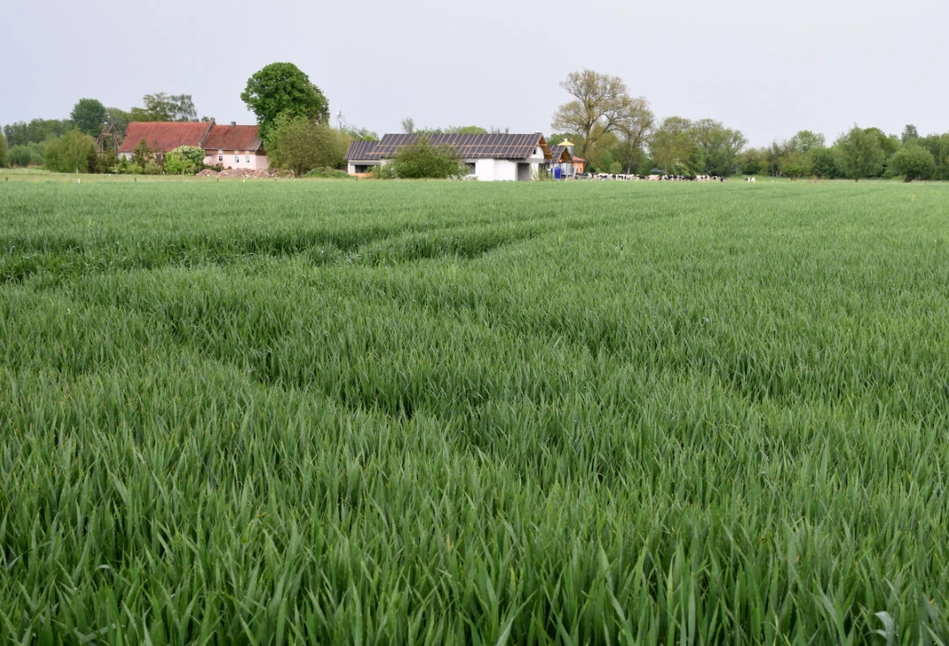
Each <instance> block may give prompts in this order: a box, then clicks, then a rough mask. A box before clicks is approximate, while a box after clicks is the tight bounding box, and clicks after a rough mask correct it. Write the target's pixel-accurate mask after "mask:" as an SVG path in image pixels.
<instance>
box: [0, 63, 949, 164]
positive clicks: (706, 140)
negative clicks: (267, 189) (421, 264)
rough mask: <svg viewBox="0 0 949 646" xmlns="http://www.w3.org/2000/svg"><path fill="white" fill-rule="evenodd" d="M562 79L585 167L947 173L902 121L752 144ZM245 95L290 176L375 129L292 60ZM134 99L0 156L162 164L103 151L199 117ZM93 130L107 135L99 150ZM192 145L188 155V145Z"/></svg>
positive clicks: (946, 151) (942, 153) (34, 124)
mask: <svg viewBox="0 0 949 646" xmlns="http://www.w3.org/2000/svg"><path fill="white" fill-rule="evenodd" d="M560 85H561V87H562V88H563V89H564V90H565V91H566V92H567V93H568V94H569V95H570V96H571V97H572V99H571V100H569V101H568V102H566V103H564V104H562V105H560V106H559V107H558V108H557V110H556V112H555V113H554V115H553V119H552V121H551V126H552V129H553V130H554V134H552V135H551V136H550V137H549V138H548V141H549V142H550V143H551V144H557V143H560V142H562V141H565V140H567V139H569V140H570V141H571V142H572V143H574V145H575V149H574V152H575V154H576V155H577V156H579V157H582V158H584V159H585V160H586V167H587V169H588V170H590V171H598V172H612V173H620V172H626V173H639V174H651V173H655V172H662V173H667V174H671V175H719V176H729V175H734V174H739V173H743V174H747V175H759V174H760V175H770V176H774V177H789V178H791V179H796V178H800V177H823V178H829V179H834V178H849V179H854V180H859V179H863V178H874V177H884V178H892V177H902V178H904V179H905V180H907V181H910V180H913V179H941V180H947V179H949V132H947V133H943V134H930V135H926V136H922V135H920V134H919V133H918V132H917V130H916V128H915V126H913V125H907V126H906V127H905V128H904V130H903V132H902V133H901V135H900V136H898V137H897V136H896V135H888V134H886V133H884V132H883V131H882V130H880V129H879V128H872V127H871V128H861V127H859V126H857V125H854V127H853V128H851V129H850V130H849V131H848V132H846V133H842V134H841V135H840V136H838V137H837V139H836V140H834V142H833V143H831V144H830V145H827V143H826V141H825V138H824V135H822V134H819V133H815V132H812V131H809V130H802V131H800V132H798V133H796V134H795V135H794V136H792V137H791V138H790V139H786V140H783V141H780V142H779V141H774V142H773V143H772V144H771V145H769V146H764V147H760V148H749V147H747V139H746V138H745V136H744V135H743V134H742V133H741V131H740V130H737V129H733V128H729V127H726V126H725V125H724V124H723V123H721V122H720V121H716V120H714V119H708V118H705V119H698V120H690V119H686V118H684V117H680V116H670V117H666V118H663V119H661V120H659V119H657V117H656V116H655V114H654V113H653V112H652V110H651V108H650V106H649V102H648V101H647V100H646V99H645V98H644V97H634V96H632V95H631V94H630V92H629V89H628V87H627V85H626V83H625V82H624V81H623V80H622V79H621V78H619V77H617V76H611V75H607V74H601V73H598V72H594V71H592V70H588V69H584V70H581V71H578V72H572V73H570V74H569V75H568V76H567V78H566V79H565V80H564V81H563V82H561V84H560ZM241 99H242V100H243V101H244V103H245V104H246V105H247V107H248V108H249V109H250V110H251V111H252V112H253V113H254V114H255V115H256V117H257V123H258V125H259V126H260V135H261V138H262V140H263V143H264V148H265V150H266V151H267V154H268V157H269V159H270V164H271V166H273V167H275V168H285V169H289V170H293V171H295V172H296V173H297V174H298V175H302V174H305V173H306V172H309V171H310V170H312V169H318V168H342V167H344V165H345V160H344V159H343V156H344V154H345V150H346V147H347V145H348V143H349V142H350V141H352V140H354V139H376V138H378V136H377V135H376V133H374V132H371V131H369V130H366V129H363V128H356V127H345V128H344V127H342V126H340V127H337V128H332V127H331V126H330V123H329V121H330V110H329V101H328V99H327V98H326V96H325V95H324V94H323V92H322V91H321V90H320V88H319V87H317V86H316V85H315V84H314V83H313V82H312V81H311V80H310V79H309V77H308V76H307V75H306V74H305V73H304V72H303V71H302V70H300V69H299V68H298V67H296V66H295V65H294V64H292V63H283V62H280V63H271V64H270V65H267V66H265V67H264V68H262V69H261V70H259V71H258V72H256V73H255V74H254V75H252V76H251V77H250V78H249V79H248V81H247V85H246V87H245V89H244V91H243V92H242V93H241ZM142 103H143V107H133V108H131V109H130V110H128V111H125V110H121V109H119V108H109V107H106V106H104V105H103V104H102V103H101V102H100V101H98V100H96V99H89V98H83V99H80V100H79V101H78V102H77V103H76V105H75V106H74V107H73V110H72V112H71V113H70V115H69V117H68V118H67V119H62V120H57V119H33V120H32V121H29V122H23V121H21V122H17V123H13V124H9V125H5V126H3V129H2V134H0V166H6V165H13V166H30V165H45V166H47V168H49V169H50V170H58V171H67V172H73V171H79V172H166V171H168V170H169V169H167V168H165V159H164V158H159V157H156V156H155V155H152V154H151V152H150V151H148V150H147V146H145V148H140V147H139V148H137V149H136V150H137V151H138V152H139V154H137V155H133V160H132V162H131V163H130V162H128V161H127V160H125V163H123V160H119V159H117V158H116V157H115V155H114V154H110V153H109V151H110V150H112V151H114V149H115V144H116V143H117V142H118V141H119V139H120V138H121V136H122V135H123V134H124V132H125V129H126V127H127V126H128V124H129V123H130V122H131V121H196V120H198V117H197V114H198V113H197V111H196V109H195V106H194V102H193V100H192V98H191V95H188V94H177V95H174V94H166V93H164V92H158V93H155V94H146V95H145V96H144V97H143V101H142ZM201 120H204V121H208V120H209V118H208V117H202V119H201ZM402 128H403V131H405V132H407V133H418V134H435V133H443V132H457V133H467V134H487V133H489V132H500V130H498V129H493V130H490V131H489V130H488V129H485V128H481V127H479V126H456V127H449V128H445V129H441V128H417V127H416V126H415V122H414V120H413V119H411V118H406V119H403V121H402ZM96 138H99V143H100V144H104V145H100V146H99V148H100V150H99V151H98V153H97V152H96ZM425 152H426V154H429V153H430V152H431V151H425ZM442 152H444V151H442ZM188 154H189V155H190V156H191V157H194V155H195V154H194V152H193V151H190V152H189V153H188ZM192 167H193V165H192V164H190V163H183V164H181V165H175V166H173V168H174V169H176V170H179V172H184V171H190V170H191V169H192Z"/></svg>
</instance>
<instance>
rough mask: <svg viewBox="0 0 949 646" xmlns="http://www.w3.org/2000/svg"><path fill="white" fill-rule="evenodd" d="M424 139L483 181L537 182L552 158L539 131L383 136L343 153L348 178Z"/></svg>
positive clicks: (358, 144)
mask: <svg viewBox="0 0 949 646" xmlns="http://www.w3.org/2000/svg"><path fill="white" fill-rule="evenodd" d="M420 137H427V138H428V141H429V143H430V144H431V145H433V146H443V145H444V146H451V147H452V148H454V149H455V150H456V151H458V156H459V157H461V159H462V160H463V161H464V163H465V165H466V166H467V167H468V173H469V174H470V175H474V176H475V177H477V178H478V179H479V180H481V181H484V182H491V181H512V182H513V181H527V180H531V179H536V178H537V177H538V176H539V175H540V173H542V172H544V171H545V169H546V168H547V167H548V166H549V164H550V162H551V160H552V159H553V155H552V153H551V150H550V147H549V146H548V145H547V140H546V139H544V136H543V135H542V134H540V133H539V132H537V133H534V134H531V135H511V134H487V135H466V134H432V135H406V134H388V135H383V137H382V139H380V140H379V141H354V142H352V143H351V144H350V145H349V148H348V149H347V150H346V163H347V168H348V171H349V174H350V175H358V174H362V173H367V172H369V171H370V170H372V169H373V168H375V167H376V166H379V165H381V164H386V163H389V162H390V161H391V160H392V159H394V158H395V156H396V155H397V154H398V152H399V150H400V149H401V148H404V147H405V146H411V145H414V144H416V143H417V142H418V141H419V138H420Z"/></svg>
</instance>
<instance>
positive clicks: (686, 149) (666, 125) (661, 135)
mask: <svg viewBox="0 0 949 646" xmlns="http://www.w3.org/2000/svg"><path fill="white" fill-rule="evenodd" d="M692 135H693V133H692V122H691V121H689V120H688V119H684V118H682V117H666V118H665V119H664V120H663V121H662V124H661V125H660V126H659V127H658V128H657V129H656V131H655V132H653V133H652V136H651V137H650V139H649V152H650V154H651V155H652V161H653V163H654V164H655V165H656V166H657V167H659V168H662V169H663V170H664V171H666V172H667V173H671V174H675V175H688V174H691V173H694V172H695V171H696V170H698V169H697V166H698V164H699V163H700V157H701V151H700V150H699V148H698V146H697V145H696V143H695V141H694V138H693V136H692Z"/></svg>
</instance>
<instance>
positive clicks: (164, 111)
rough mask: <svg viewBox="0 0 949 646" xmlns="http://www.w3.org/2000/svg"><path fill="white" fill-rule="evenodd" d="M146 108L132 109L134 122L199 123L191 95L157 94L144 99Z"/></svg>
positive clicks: (146, 96)
mask: <svg viewBox="0 0 949 646" xmlns="http://www.w3.org/2000/svg"><path fill="white" fill-rule="evenodd" d="M142 101H143V102H144V103H145V107H144V108H132V110H131V111H130V113H129V114H130V116H131V120H132V121H197V119H198V113H197V111H196V110H195V108H194V101H193V100H192V99H191V95H190V94H165V93H164V92H156V93H155V94H146V95H145V96H144V97H142Z"/></svg>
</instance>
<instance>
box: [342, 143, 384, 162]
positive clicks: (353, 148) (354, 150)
mask: <svg viewBox="0 0 949 646" xmlns="http://www.w3.org/2000/svg"><path fill="white" fill-rule="evenodd" d="M377 143H379V142H378V141H372V140H366V139H360V140H357V141H350V142H349V148H347V149H346V155H345V157H346V160H347V161H350V160H354V161H364V160H368V159H369V154H370V153H371V152H372V150H373V148H375V147H376V144H377ZM374 159H378V157H376V158H374Z"/></svg>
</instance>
